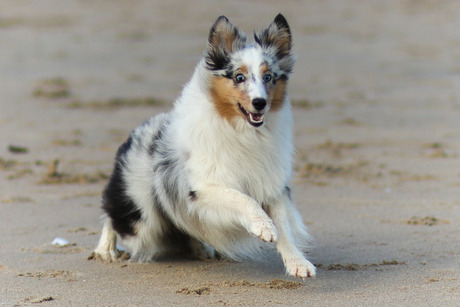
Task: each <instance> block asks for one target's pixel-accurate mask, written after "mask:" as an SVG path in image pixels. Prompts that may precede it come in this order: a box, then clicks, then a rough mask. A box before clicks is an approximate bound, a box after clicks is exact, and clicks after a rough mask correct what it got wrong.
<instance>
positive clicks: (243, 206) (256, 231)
mask: <svg viewBox="0 0 460 307" xmlns="http://www.w3.org/2000/svg"><path fill="white" fill-rule="evenodd" d="M192 193H193V197H192V203H191V208H192V210H193V211H195V213H196V214H198V216H199V218H200V220H202V221H204V222H206V223H208V224H210V225H213V226H217V227H223V228H225V227H233V226H235V225H237V226H243V227H244V228H245V229H246V230H247V231H248V232H249V233H250V234H251V235H253V236H255V237H258V238H259V239H261V240H263V241H265V242H275V241H276V240H277V239H278V232H277V230H276V228H275V225H274V224H273V221H272V220H271V219H270V218H269V217H268V215H267V214H266V213H265V211H264V210H263V209H262V207H261V205H259V204H258V203H257V202H256V201H255V200H254V199H253V198H251V197H249V196H248V195H246V194H243V193H241V192H239V191H237V190H235V189H230V188H224V187H218V186H211V187H206V188H203V189H200V190H198V191H196V192H192ZM194 203H195V204H196V205H193V204H194Z"/></svg>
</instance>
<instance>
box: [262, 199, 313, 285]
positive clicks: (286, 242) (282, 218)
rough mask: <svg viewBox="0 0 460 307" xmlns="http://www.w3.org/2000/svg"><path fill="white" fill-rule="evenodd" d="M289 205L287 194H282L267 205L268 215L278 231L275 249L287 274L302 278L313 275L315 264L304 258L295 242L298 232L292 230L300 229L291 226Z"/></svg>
mask: <svg viewBox="0 0 460 307" xmlns="http://www.w3.org/2000/svg"><path fill="white" fill-rule="evenodd" d="M291 207H293V205H292V203H291V200H290V198H289V197H288V196H287V195H285V196H283V199H281V200H279V201H278V202H276V203H274V204H272V205H271V206H270V207H269V215H270V216H271V218H272V219H273V222H274V223H275V226H276V228H277V229H278V233H279V238H278V242H277V244H276V249H277V250H278V252H279V253H280V254H281V257H282V258H283V261H284V265H285V267H286V272H287V273H288V274H289V275H292V276H294V277H300V278H303V279H305V278H307V277H315V275H316V268H315V266H314V265H313V264H312V263H311V262H310V261H308V260H307V259H306V258H305V256H304V255H303V254H302V252H301V251H300V250H299V248H298V247H297V243H298V242H296V239H297V238H296V237H295V236H296V235H298V234H296V233H293V232H298V231H299V230H300V229H292V228H291V224H290V216H289V212H288V210H289V209H291ZM291 219H292V217H291ZM294 227H295V226H294ZM301 233H303V234H306V231H303V230H302V231H301Z"/></svg>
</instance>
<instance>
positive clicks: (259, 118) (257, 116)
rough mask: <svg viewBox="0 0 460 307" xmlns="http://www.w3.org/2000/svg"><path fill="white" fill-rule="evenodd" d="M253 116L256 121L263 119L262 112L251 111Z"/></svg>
mask: <svg viewBox="0 0 460 307" xmlns="http://www.w3.org/2000/svg"><path fill="white" fill-rule="evenodd" d="M251 116H252V119H253V120H254V121H256V122H258V121H260V120H261V119H262V115H261V114H254V113H251Z"/></svg>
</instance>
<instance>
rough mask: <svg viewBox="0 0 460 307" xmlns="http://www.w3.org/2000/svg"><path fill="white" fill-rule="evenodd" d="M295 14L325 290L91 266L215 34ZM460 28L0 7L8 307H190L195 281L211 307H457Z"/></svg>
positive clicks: (408, 5)
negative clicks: (124, 171)
mask: <svg viewBox="0 0 460 307" xmlns="http://www.w3.org/2000/svg"><path fill="white" fill-rule="evenodd" d="M280 12H281V13H282V14H283V15H284V16H285V17H286V18H287V20H288V22H289V24H290V26H291V29H292V33H293V40H294V52H295V54H296V55H297V63H296V66H295V69H294V73H293V75H292V78H291V79H290V82H289V95H290V97H291V99H292V104H293V106H294V108H293V110H294V119H295V127H296V129H295V145H296V147H297V153H296V156H295V163H294V170H295V172H294V177H293V195H294V199H295V201H296V203H297V205H298V208H299V211H300V213H301V214H302V217H303V219H304V220H305V222H306V223H307V225H308V227H309V229H310V232H311V233H312V235H313V237H314V238H315V239H316V244H315V248H314V249H312V251H311V257H312V259H313V261H314V262H315V263H316V264H317V265H318V267H319V278H318V279H317V280H316V281H315V282H314V283H313V282H312V283H307V285H308V287H307V286H302V287H301V288H299V290H296V291H297V292H296V291H292V292H289V293H287V292H277V293H275V294H273V293H271V292H267V290H266V289H263V290H260V289H259V290H257V291H259V292H257V291H256V290H254V288H251V289H252V290H251V291H246V290H247V288H244V287H240V288H238V287H237V288H229V287H227V286H225V285H224V284H222V283H221V280H222V279H225V278H227V279H228V280H230V281H231V280H241V279H244V280H246V279H250V280H257V281H258V282H263V283H265V282H266V281H267V280H269V279H270V278H273V276H278V277H280V278H285V276H284V275H283V269H282V264H281V263H280V261H279V259H278V258H274V259H277V260H274V261H273V262H272V264H270V265H268V266H262V267H255V266H254V265H252V264H244V263H243V264H235V263H229V262H222V263H205V264H200V263H196V262H193V263H190V262H186V263H185V264H184V263H174V265H170V264H168V263H160V264H157V265H156V266H146V267H138V266H132V265H131V264H130V265H129V266H128V267H124V270H125V272H126V271H129V274H126V275H120V274H118V273H117V271H116V270H118V268H119V267H118V266H117V265H114V266H111V267H110V268H112V269H113V270H111V271H110V270H107V267H105V266H102V265H100V264H98V263H95V262H87V261H86V256H87V255H88V254H89V253H90V252H91V250H92V248H93V247H94V246H95V245H96V243H97V239H98V235H99V231H100V221H99V216H100V214H101V210H100V208H99V207H100V195H101V191H102V189H103V187H104V185H105V183H106V182H107V178H108V176H109V174H110V172H111V169H112V161H113V157H114V155H115V151H116V149H117V147H118V146H119V145H120V144H121V142H123V140H125V139H126V137H127V136H128V134H129V132H130V131H131V130H132V129H133V128H135V127H136V126H137V125H139V124H140V123H142V122H143V121H144V120H146V119H147V118H149V117H150V116H152V115H155V114H157V113H159V112H163V111H167V110H169V109H170V108H171V106H172V103H173V101H174V99H175V98H176V97H178V95H179V94H180V92H181V89H182V87H183V86H184V84H185V83H186V82H187V81H188V80H189V78H190V77H191V75H192V73H193V69H194V67H195V65H196V63H197V62H198V61H199V60H200V58H201V56H202V53H203V51H204V49H205V47H206V43H207V36H208V31H209V29H210V27H211V25H212V24H213V22H214V21H215V20H216V18H217V17H218V16H219V15H226V16H227V17H228V18H229V19H230V21H231V22H232V23H233V24H234V25H236V26H238V27H239V28H240V29H242V30H243V31H244V32H246V34H247V36H248V40H249V41H250V42H251V41H252V33H253V32H254V31H259V30H261V29H263V28H265V27H267V26H268V25H269V24H270V23H271V21H272V20H273V19H274V17H275V16H276V15H277V14H278V13H280ZM459 16H460V1H457V0H443V1H436V0H385V1H381V0H369V1H367V0H321V1H318V0H305V1H302V0H284V1H274V0H264V1H262V0H254V1H243V0H233V1H211V0H197V1H179V0H170V1H153V0H150V1H148V0H130V1H127V0H95V1H91V0H66V1H60V0H35V1H29V0H0V233H1V234H2V236H0V277H1V278H0V289H2V290H1V291H3V292H0V294H5V296H4V297H5V298H7V299H4V300H5V301H2V299H3V298H0V303H3V302H6V303H8V304H10V305H13V304H17V303H18V302H22V303H21V304H25V303H24V302H28V301H26V300H25V299H24V297H28V296H30V295H35V296H36V297H38V298H40V297H41V296H43V293H44V294H47V295H52V296H53V297H54V298H55V299H56V300H57V303H56V304H64V302H66V303H65V304H67V303H68V304H70V303H72V302H73V303H75V302H77V303H80V304H88V302H89V304H90V305H116V304H122V305H129V304H131V305H132V304H133V302H137V304H146V305H147V304H148V302H151V300H149V299H150V298H151V296H150V294H151V291H153V292H155V291H157V290H158V291H161V293H162V295H163V298H168V299H170V300H169V301H166V302H162V304H163V305H165V304H166V305H167V304H169V303H171V302H174V303H184V301H183V298H184V297H185V296H178V295H177V294H176V290H177V289H180V288H181V287H185V286H187V287H188V286H189V285H187V284H186V281H188V280H194V283H195V285H198V286H202V285H203V281H207V280H210V281H209V282H208V283H211V284H212V286H210V287H211V291H212V292H211V293H212V295H209V296H206V297H205V298H203V297H201V298H202V299H203V301H201V302H207V303H216V302H221V303H222V302H226V303H227V302H228V303H229V304H231V303H233V304H246V303H247V304H251V302H252V303H253V304H258V305H262V304H273V302H277V300H278V301H280V300H281V303H286V302H289V303H292V304H294V303H298V304H304V303H305V293H306V292H308V294H309V295H308V299H309V300H310V301H311V302H316V303H317V305H321V306H324V305H325V302H328V303H330V304H331V305H333V304H334V303H336V305H338V304H340V305H342V304H344V302H348V303H349V304H350V305H353V306H356V305H359V303H362V302H363V300H365V301H366V302H367V303H368V304H367V305H373V304H376V302H378V303H386V304H390V305H391V304H394V303H395V300H394V299H395V298H396V299H399V302H406V301H405V299H406V298H408V297H410V299H411V301H412V302H418V304H419V305H423V304H426V303H427V302H432V303H433V305H437V304H439V303H440V302H447V303H452V302H457V303H458V296H459V293H460V290H459V289H460V284H459V280H458V276H459V270H460V268H459V266H458V263H459V262H460V260H459V257H460V254H459V252H458V251H459V250H460V241H459V238H460V233H459V231H460V230H459V229H460V227H459V226H460V224H459V223H460V201H459V195H460V120H459V118H460V35H459V33H460V32H459V29H460V17H459ZM62 236H63V237H65V238H66V239H67V240H68V241H69V242H71V244H70V245H69V246H67V247H65V248H58V247H55V246H52V245H50V243H51V242H52V241H53V239H54V238H56V237H62ZM273 263H274V264H275V265H273ZM201 266H203V267H201ZM208 268H212V269H211V270H208ZM56 270H57V271H56ZM144 270H146V271H148V272H147V273H145V274H144ZM149 270H150V271H149ZM207 270H208V271H207ZM108 271H110V272H111V273H109V272H108ZM152 271H154V272H153V273H152ZM211 271H212V272H214V274H211V273H210V272H211ZM350 271H353V272H350ZM355 271H357V272H355ZM37 272H38V273H37ZM43 272H44V273H43ZM50 272H51V273H50ZM63 272H64V273H63ZM94 272H97V274H95V273H94ZM171 272H173V273H171ZM184 272H185V273H184ZM216 272H217V273H216ZM29 273H30V274H29ZM21 274H22V275H21ZM28 274H29V275H28ZM34 274H35V275H34ZM43 274H45V275H43ZM46 274H48V275H46ZM56 274H57V275H56ZM62 274H64V277H62ZM219 274H220V275H219ZM24 276H28V277H34V276H35V277H36V278H29V279H26V278H23V277H24ZM44 276H45V277H44ZM50 276H51V277H52V278H49V277H50ZM56 276H58V278H55V277H56ZM156 276H160V277H156ZM60 278H61V279H60ZM251 278H252V279H251ZM68 280H71V281H72V282H74V283H72V285H73V286H74V288H75V289H77V288H78V289H79V291H80V292H78V293H74V292H71V291H68V290H69V283H68V282H67V281H68ZM113 280H116V281H117V283H118V285H116V286H115V285H114V284H113ZM35 281H37V282H35ZM63 281H65V282H63ZM101 283H110V285H113V288H110V289H109V288H107V289H105V290H104V291H102V292H101V293H100V296H99V297H96V296H94V295H93V293H94V292H93V290H94V289H95V288H98V287H99V285H100V284H101ZM205 284H206V283H205ZM219 285H220V286H219ZM243 285H244V283H243ZM383 286H384V287H383ZM161 287H166V289H164V288H161ZM216 287H217V289H218V291H217V292H219V291H220V292H219V293H223V294H224V296H223V297H216V296H213V295H217V294H214V293H215V292H214V291H215V289H216ZM44 289H45V290H44ZM56 289H60V291H61V292H57V291H56ZM126 289H129V290H130V291H131V292H129V291H126V292H125V290H126ZM152 289H153V290H152ZM43 291H45V292H43ZM110 291H112V292H114V293H115V295H110ZM121 292H123V293H124V296H123V299H124V300H123V301H121V300H120V301H118V300H117V299H119V298H118V297H117V295H119V293H121ZM59 293H60V294H59ZM63 293H65V294H63ZM130 293H131V294H130ZM155 293H157V292H155ZM235 293H236V294H237V295H234V294H235ZM254 293H256V294H254ZM279 293H284V294H283V295H281V294H279ZM225 295H227V296H225ZM232 295H233V296H232ZM270 295H271V297H270ZM280 295H281V296H280ZM112 297H115V298H117V299H115V300H113V299H111V298H112ZM45 298H46V296H45ZM64 298H65V299H64ZM219 298H220V299H221V300H220V301H219ZM192 302H193V303H198V301H197V300H195V299H193V301H192ZM396 302H398V300H397V301H396ZM188 303H190V301H189V302H188ZM134 304H136V303H134ZM326 305H327V303H326Z"/></svg>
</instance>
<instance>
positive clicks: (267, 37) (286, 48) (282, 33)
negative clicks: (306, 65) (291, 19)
mask: <svg viewBox="0 0 460 307" xmlns="http://www.w3.org/2000/svg"><path fill="white" fill-rule="evenodd" d="M254 39H255V41H256V43H257V44H259V45H260V46H261V47H262V48H263V49H265V50H266V51H267V52H269V53H274V55H275V56H276V58H277V59H278V60H279V61H280V68H281V69H282V70H284V71H286V72H287V73H290V72H291V71H292V69H293V66H294V60H295V59H294V57H293V56H292V54H291V48H292V37H291V30H290V28H289V25H288V23H287V20H286V18H284V16H283V15H281V14H278V15H277V16H276V17H275V20H273V22H272V23H271V24H270V26H268V28H267V29H265V30H262V31H261V32H260V33H259V35H257V34H254Z"/></svg>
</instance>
